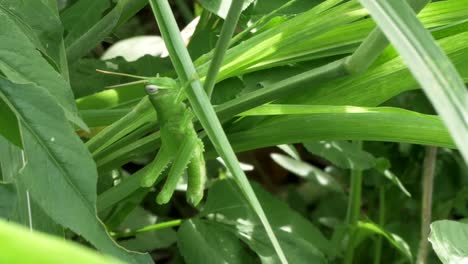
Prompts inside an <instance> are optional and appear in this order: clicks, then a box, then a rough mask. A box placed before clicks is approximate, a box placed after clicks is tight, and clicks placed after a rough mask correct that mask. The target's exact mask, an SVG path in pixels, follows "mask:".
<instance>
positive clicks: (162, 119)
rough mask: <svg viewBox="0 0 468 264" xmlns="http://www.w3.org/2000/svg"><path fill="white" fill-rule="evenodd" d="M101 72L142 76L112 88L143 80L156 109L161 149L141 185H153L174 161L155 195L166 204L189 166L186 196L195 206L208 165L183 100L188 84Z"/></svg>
mask: <svg viewBox="0 0 468 264" xmlns="http://www.w3.org/2000/svg"><path fill="white" fill-rule="evenodd" d="M99 72H102V73H108V74H115V75H122V76H127V77H133V78H138V79H142V80H140V81H136V82H131V83H127V84H119V85H115V86H111V87H110V88H115V87H119V86H126V85H128V84H135V83H144V84H145V85H146V86H145V90H146V93H147V94H148V98H149V101H150V102H151V104H152V105H153V107H154V109H155V111H156V114H157V118H158V121H159V124H160V133H161V142H162V143H161V148H160V149H159V152H158V154H157V155H156V158H155V160H154V161H153V164H152V168H153V169H152V170H151V173H149V174H146V175H145V176H144V177H143V178H142V180H141V182H140V185H141V186H142V187H151V186H153V185H154V183H155V182H156V181H157V179H158V177H159V176H160V175H161V174H162V172H163V171H164V170H165V168H166V167H167V166H168V165H169V164H170V163H172V166H171V169H170V170H169V174H168V176H167V179H166V182H165V184H164V186H163V188H162V190H161V192H160V193H159V194H158V196H157V198H156V201H157V203H158V204H165V203H167V202H168V201H169V200H170V199H171V197H172V194H173V193H174V190H175V188H176V186H177V182H178V181H179V179H180V177H181V176H182V174H183V172H184V170H185V169H186V168H187V176H188V184H187V193H186V197H187V201H188V202H189V203H191V204H192V205H194V206H196V205H197V204H198V203H199V202H200V201H201V199H202V198H203V191H204V187H205V182H206V167H205V159H204V157H203V151H204V149H203V143H202V141H201V139H200V138H199V137H198V135H197V132H196V130H195V128H194V126H193V123H192V119H193V117H194V115H193V113H192V111H191V110H190V109H189V108H188V107H187V105H186V104H185V102H184V99H185V98H184V96H183V95H184V89H185V85H179V83H178V82H177V81H176V80H174V79H171V78H168V77H159V76H157V77H153V78H151V77H144V76H136V75H129V74H124V73H116V72H105V71H99ZM187 86H188V85H187Z"/></svg>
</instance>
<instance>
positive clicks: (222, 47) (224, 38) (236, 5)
mask: <svg viewBox="0 0 468 264" xmlns="http://www.w3.org/2000/svg"><path fill="white" fill-rule="evenodd" d="M243 4H244V1H232V2H231V6H230V7H229V12H228V14H227V17H226V20H225V21H224V24H223V28H222V29H221V36H220V37H219V39H218V42H217V43H216V47H215V49H214V54H213V59H212V60H211V63H210V68H209V69H208V73H207V74H206V79H205V84H204V85H205V91H206V93H207V94H208V98H211V94H212V93H213V88H214V86H215V83H216V77H217V76H218V72H219V69H220V68H221V65H222V63H223V59H224V55H225V54H226V50H227V49H228V48H229V43H230V41H231V38H232V35H233V34H234V30H235V29H236V26H237V21H238V20H239V16H240V14H241V12H242V6H243Z"/></svg>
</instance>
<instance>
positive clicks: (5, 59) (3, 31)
mask: <svg viewBox="0 0 468 264" xmlns="http://www.w3.org/2000/svg"><path fill="white" fill-rule="evenodd" d="M38 3H40V2H38ZM38 11H39V10H38ZM38 15H41V14H38ZM42 15H44V14H42ZM45 15H48V14H45ZM39 21H40V20H39ZM0 23H1V24H2V27H0V40H1V41H0V71H1V72H3V74H4V75H5V76H6V77H7V78H8V79H10V80H11V81H12V82H15V83H34V84H35V85H37V86H39V87H42V88H44V89H46V90H47V91H48V92H49V94H50V95H51V96H53V97H54V98H55V99H56V101H55V102H53V103H55V104H59V105H60V106H61V107H62V108H63V109H64V110H65V114H66V117H67V118H68V119H69V120H70V121H72V122H74V123H76V124H77V125H79V126H80V127H81V128H85V129H86V128H87V127H86V124H84V123H83V121H82V120H81V119H80V118H79V117H78V115H77V109H76V105H75V102H74V100H73V93H72V91H71V89H70V85H69V84H68V82H67V81H66V80H65V79H64V78H63V77H62V76H61V75H60V73H58V72H57V71H56V70H55V69H54V67H52V65H50V64H49V62H48V61H47V60H46V59H45V58H44V57H43V56H42V54H41V53H40V52H39V51H38V49H40V47H37V46H36V44H37V43H35V42H31V39H30V38H29V37H28V34H34V33H31V32H30V31H25V28H29V27H28V26H27V25H26V26H25V25H24V23H25V22H23V21H22V20H19V19H18V18H17V16H16V15H14V14H13V13H11V12H10V11H9V9H8V7H7V6H4V5H0Z"/></svg>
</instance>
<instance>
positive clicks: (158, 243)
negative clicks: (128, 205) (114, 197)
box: [116, 201, 177, 252]
mask: <svg viewBox="0 0 468 264" xmlns="http://www.w3.org/2000/svg"><path fill="white" fill-rule="evenodd" d="M139 202H141V201H139ZM156 222H161V219H159V217H157V216H156V215H154V214H152V213H150V212H148V211H146V210H145V209H143V208H142V207H136V208H135V209H134V210H133V211H131V212H130V214H129V215H128V216H127V217H126V218H125V220H124V221H123V222H122V223H121V224H120V226H119V228H118V229H117V230H116V231H119V232H123V231H125V230H137V229H139V228H143V227H145V226H149V225H154V224H156ZM176 241H177V237H176V232H175V231H174V230H172V229H170V228H166V229H162V230H156V231H151V232H144V233H139V234H136V235H135V237H134V238H130V239H124V240H122V241H119V244H120V245H122V246H124V247H125V248H128V249H131V250H136V251H142V252H150V251H153V250H155V249H161V248H167V247H169V246H170V245H172V244H174V243H175V242H176Z"/></svg>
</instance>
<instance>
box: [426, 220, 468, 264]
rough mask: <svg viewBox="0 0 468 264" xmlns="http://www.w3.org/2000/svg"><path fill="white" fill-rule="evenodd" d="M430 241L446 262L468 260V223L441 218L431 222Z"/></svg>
mask: <svg viewBox="0 0 468 264" xmlns="http://www.w3.org/2000/svg"><path fill="white" fill-rule="evenodd" d="M429 241H430V242H431V244H432V247H433V248H434V251H435V252H436V254H437V256H438V257H439V259H440V260H441V261H442V263H444V264H449V263H450V264H456V263H457V264H462V263H467V261H468V243H467V241H468V224H466V223H459V222H455V221H448V220H440V221H435V222H433V223H432V224H431V234H430V236H429Z"/></svg>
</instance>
